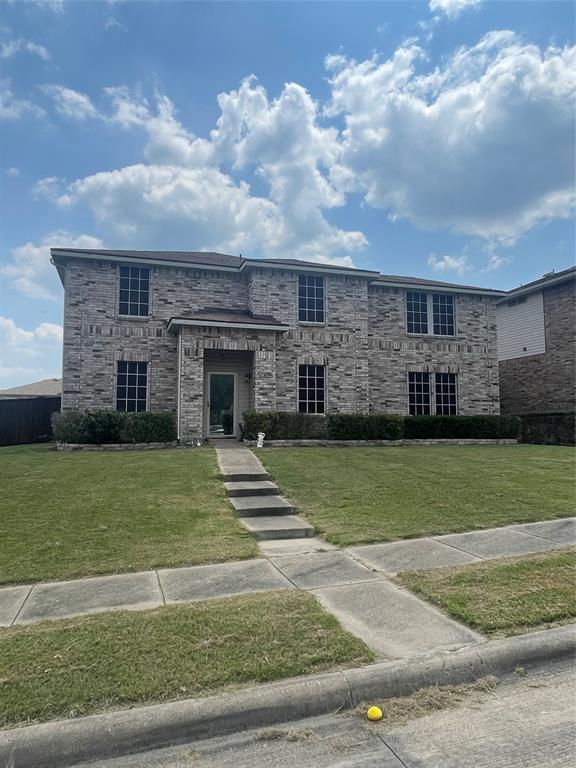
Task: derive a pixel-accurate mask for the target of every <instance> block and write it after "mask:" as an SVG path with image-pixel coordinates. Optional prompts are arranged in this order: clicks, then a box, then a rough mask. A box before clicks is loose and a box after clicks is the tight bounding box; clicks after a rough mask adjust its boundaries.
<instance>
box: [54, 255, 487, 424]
mask: <svg viewBox="0 0 576 768" xmlns="http://www.w3.org/2000/svg"><path fill="white" fill-rule="evenodd" d="M324 278H325V308H326V316H325V323H324V324H308V323H299V322H298V309H297V293H298V291H297V286H298V267H297V266H290V267H289V266H287V267H286V268H285V269H284V268H281V269H279V268H261V267H258V266H257V265H255V264H254V262H252V264H251V266H250V268H249V269H238V270H236V271H234V270H230V271H218V269H214V270H213V271H212V269H194V268H193V267H182V268H180V267H172V266H166V265H162V264H158V265H156V264H154V265H152V264H151V265H150V314H149V318H145V319H140V318H121V317H118V313H117V308H118V293H117V292H118V263H115V262H114V261H111V260H106V259H105V258H103V259H102V260H96V259H91V260H88V259H83V258H74V257H73V256H69V257H68V258H67V259H66V264H65V280H64V282H65V304H64V359H63V395H62V397H63V408H64V409H71V408H80V409H84V408H100V407H114V404H115V375H116V363H117V361H118V360H133V361H134V360H136V361H147V362H149V364H150V365H149V394H148V408H149V409H150V410H153V411H171V412H174V413H175V414H177V415H178V422H179V431H180V436H181V437H183V438H186V437H192V436H200V435H202V434H203V431H204V419H205V412H204V400H205V396H204V389H205V383H204V381H205V377H204V350H206V349H212V350H213V349H218V350H222V351H223V353H225V352H226V350H228V351H235V352H240V351H242V352H250V353H251V356H250V359H251V360H253V372H252V381H251V387H252V390H251V398H250V401H251V404H252V405H253V407H254V408H256V409H257V410H284V411H295V410H297V409H298V366H299V365H301V364H314V365H324V366H325V371H326V410H327V411H328V412H341V413H370V412H372V413H407V412H408V400H407V374H408V371H429V372H431V373H434V372H437V371H438V372H451V373H456V374H458V412H459V413H463V414H475V413H498V412H499V388H498V364H497V356H496V316H495V302H496V299H497V298H498V295H497V294H494V295H491V294H489V292H482V290H481V289H479V292H478V293H473V292H471V291H470V290H468V291H463V292H458V289H457V287H454V290H453V295H454V297H455V314H456V331H455V335H454V336H453V337H449V338H446V337H434V336H412V335H408V334H407V332H406V305H405V288H404V287H389V286H386V285H381V284H378V283H377V282H375V280H374V276H373V275H370V274H369V273H366V276H364V275H362V274H358V273H355V274H350V275H348V274H346V273H332V272H331V271H330V269H329V268H327V269H326V271H325V272H324ZM418 290H428V291H430V292H432V291H433V290H434V288H433V287H432V286H430V287H426V286H421V287H418ZM441 290H444V291H446V290H449V289H448V288H446V287H444V288H442V289H441ZM207 307H221V308H227V309H235V310H244V311H246V310H248V311H250V312H252V313H253V314H254V315H272V316H273V317H274V318H275V319H276V320H277V321H279V322H281V323H283V324H284V325H285V326H287V329H284V330H282V332H278V331H274V330H262V329H254V330H252V329H240V328H238V329H234V328H225V327H207V326H206V327H199V326H193V327H191V326H186V327H180V328H179V329H177V330H176V331H169V330H168V321H169V320H170V318H174V317H178V318H186V317H189V316H190V315H193V314H194V313H198V312H201V311H202V310H204V309H206V308H207Z"/></svg>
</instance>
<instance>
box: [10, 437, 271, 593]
mask: <svg viewBox="0 0 576 768" xmlns="http://www.w3.org/2000/svg"><path fill="white" fill-rule="evenodd" d="M0 465H1V467H2V471H1V472H0V509H1V510H2V512H1V515H2V524H1V528H2V531H1V535H0V584H10V583H31V582H35V581H48V580H56V579H72V578H78V577H81V576H90V575H97V574H106V573H122V572H127V571H140V570H147V569H151V568H157V567H170V566H178V565H200V564H202V563H215V562H223V561H226V560H239V559H244V558H249V557H256V556H257V554H258V549H257V546H256V543H255V542H254V540H253V539H252V537H251V536H250V535H249V534H248V533H247V532H246V531H245V530H244V529H243V528H242V526H241V525H240V523H239V522H238V521H237V520H236V519H235V518H234V515H233V513H232V509H231V507H230V505H229V502H228V499H227V497H226V493H225V490H224V486H223V484H222V481H221V479H220V476H219V470H218V467H217V463H216V457H215V453H214V451H213V450H211V449H202V450H195V451H188V450H181V449H172V450H170V449H168V450H164V451H149V452H148V451H135V452H133V451H126V452H124V451H122V452H118V453H115V452H111V453H108V452H89V453H84V452H78V453H76V452H59V451H56V450H55V448H54V447H52V446H49V445H36V446H17V447H12V448H0Z"/></svg>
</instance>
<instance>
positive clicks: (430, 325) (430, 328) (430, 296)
mask: <svg viewBox="0 0 576 768" xmlns="http://www.w3.org/2000/svg"><path fill="white" fill-rule="evenodd" d="M409 294H419V295H420V296H426V310H427V312H426V317H427V321H426V327H427V330H426V332H422V331H411V330H410V322H409V316H408V295H409ZM447 296H450V297H451V299H452V330H453V332H452V333H436V332H435V329H434V326H435V323H434V299H435V298H441V299H443V298H444V297H447ZM404 302H405V321H406V333H407V335H408V336H435V337H437V338H443V339H454V338H456V336H457V322H456V321H457V317H456V306H457V302H456V294H455V293H450V292H449V291H438V292H436V293H434V292H433V291H420V290H417V289H414V290H412V289H408V288H407V289H406V290H405V292H404Z"/></svg>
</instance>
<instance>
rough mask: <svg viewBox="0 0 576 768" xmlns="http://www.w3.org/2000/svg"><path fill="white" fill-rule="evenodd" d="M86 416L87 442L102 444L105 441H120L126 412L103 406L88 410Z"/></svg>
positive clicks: (84, 426) (85, 430)
mask: <svg viewBox="0 0 576 768" xmlns="http://www.w3.org/2000/svg"><path fill="white" fill-rule="evenodd" d="M83 418H84V425H83V429H84V434H85V437H86V440H85V442H87V443H94V444H96V445H102V444H104V443H119V442H120V435H121V434H122V428H123V426H124V420H125V414H124V413H121V412H120V411H113V410H112V409H109V408H102V409H99V410H94V411H86V413H84V414H83Z"/></svg>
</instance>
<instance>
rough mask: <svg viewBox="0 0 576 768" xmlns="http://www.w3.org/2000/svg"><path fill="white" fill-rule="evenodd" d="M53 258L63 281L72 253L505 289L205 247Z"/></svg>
mask: <svg viewBox="0 0 576 768" xmlns="http://www.w3.org/2000/svg"><path fill="white" fill-rule="evenodd" d="M50 250H51V254H52V261H53V263H54V264H55V265H56V268H57V269H58V272H59V274H60V277H61V279H62V283H64V278H63V272H62V269H63V267H64V265H65V261H66V259H67V258H69V257H73V258H85V259H100V260H101V259H102V258H105V259H111V260H113V261H123V262H127V263H129V262H144V263H150V264H153V263H155V262H156V263H158V262H160V263H162V264H164V265H167V266H189V267H195V268H196V269H218V270H224V271H229V272H238V271H241V270H244V269H251V268H266V269H282V267H287V268H295V269H299V270H303V271H312V272H323V273H325V272H328V273H331V274H345V275H350V276H353V275H358V276H360V277H365V278H367V279H369V280H372V281H373V282H375V283H377V284H381V285H394V286H405V287H411V286H414V285H417V286H422V287H426V286H430V287H432V288H434V287H435V288H439V289H440V288H444V289H446V290H458V291H461V292H469V293H482V294H488V295H493V296H504V294H505V292H504V291H497V290H493V289H490V288H480V287H478V286H473V285H459V284H456V283H445V282H441V281H438V280H427V279H424V278H419V277H403V276H401V275H382V274H380V273H379V272H376V271H373V270H367V269H356V268H355V267H342V266H339V265H338V264H324V263H322V262H316V261H303V260H300V259H245V258H243V257H242V256H230V255H227V254H224V253H211V252H204V251H130V250H128V251H122V250H96V249H88V248H51V249H50Z"/></svg>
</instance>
